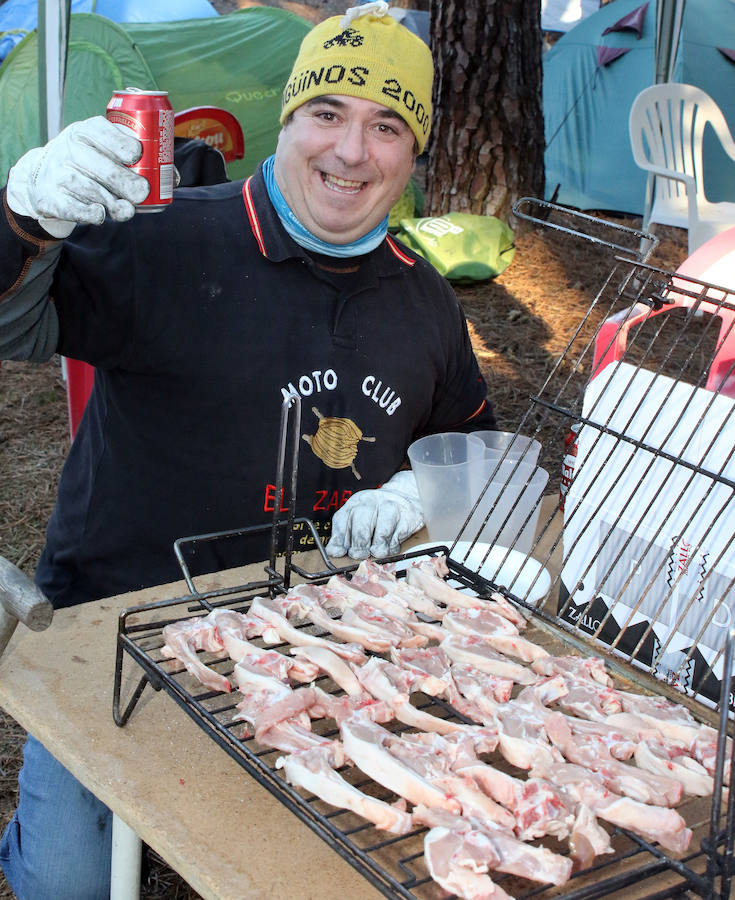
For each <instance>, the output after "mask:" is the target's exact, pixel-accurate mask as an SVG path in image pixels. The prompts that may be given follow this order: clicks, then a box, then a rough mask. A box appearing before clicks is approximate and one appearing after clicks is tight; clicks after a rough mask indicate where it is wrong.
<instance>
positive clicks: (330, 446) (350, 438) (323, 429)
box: [302, 406, 375, 480]
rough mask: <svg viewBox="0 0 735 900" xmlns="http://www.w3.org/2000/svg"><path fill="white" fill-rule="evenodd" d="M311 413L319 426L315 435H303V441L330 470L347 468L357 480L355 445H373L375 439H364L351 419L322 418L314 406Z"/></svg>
mask: <svg viewBox="0 0 735 900" xmlns="http://www.w3.org/2000/svg"><path fill="white" fill-rule="evenodd" d="M311 411H312V412H313V413H314V415H315V416H316V417H317V419H319V425H318V426H317V429H316V434H304V435H302V437H303V439H304V440H305V441H306V443H307V444H308V445H309V446H310V447H311V449H312V450H313V451H314V454H315V455H316V456H318V457H319V459H320V460H321V461H322V462H323V463H325V464H326V465H328V466H329V468H330V469H346V468H347V467H348V466H349V467H350V468H351V469H352V474H353V475H354V476H355V478H357V479H358V480H359V479H360V473H359V472H358V471H357V469H356V468H355V457H356V456H357V450H358V447H357V445H358V444H359V443H360V441H369V442H371V443H374V442H375V438H374V437H364V436H363V433H362V431H361V430H360V429H359V428H358V427H357V425H355V423H354V422H353V421H352V419H340V418H336V417H330V416H323V415H322V414H321V413H320V412H319V410H318V409H317V408H316V406H312V408H311Z"/></svg>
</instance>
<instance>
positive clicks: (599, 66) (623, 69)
mask: <svg viewBox="0 0 735 900" xmlns="http://www.w3.org/2000/svg"><path fill="white" fill-rule="evenodd" d="M621 21H622V25H618V23H620V22H621ZM610 29H612V30H610ZM655 43H656V0H650V2H648V3H645V2H642V0H615V2H614V3H608V4H607V5H606V6H603V7H602V8H601V9H600V11H599V12H596V13H593V14H592V15H591V16H589V17H588V18H586V19H585V20H583V21H582V22H581V23H580V24H579V25H577V26H575V27H574V28H572V29H571V30H570V31H568V32H567V33H566V34H565V35H564V36H563V37H561V38H560V39H559V41H558V42H557V43H556V44H555V45H554V47H552V48H551V49H550V50H549V51H547V53H545V54H544V61H543V67H544V87H543V91H544V99H543V103H544V127H545V132H546V156H545V162H546V189H545V196H546V198H547V199H549V198H551V197H552V196H553V194H554V192H555V191H556V190H557V187H558V194H557V201H558V202H559V203H562V204H565V205H568V206H572V207H575V208H578V209H586V210H612V211H617V212H623V213H629V214H633V215H642V214H643V207H644V202H645V191H646V174H645V173H644V172H642V171H641V170H640V169H639V168H638V167H637V166H636V164H635V162H634V160H633V154H632V151H631V149H630V140H629V137H628V115H629V112H630V107H631V105H632V103H633V100H634V99H635V97H636V96H637V94H638V93H639V92H640V91H642V90H643V88H645V87H648V86H649V85H651V84H653V83H654V81H655V59H654V54H655ZM728 51H730V55H729V56H728ZM734 60H735V3H733V2H732V0H687V2H686V6H685V7H684V17H683V21H682V29H681V37H680V40H679V46H678V52H677V55H676V59H675V63H674V67H673V78H672V80H673V81H678V82H684V83H687V84H694V85H696V86H697V87H700V88H702V89H703V90H704V91H706V92H707V93H708V94H709V95H710V96H711V97H712V99H713V100H714V101H715V102H716V103H717V105H718V106H719V107H720V109H721V110H722V112H723V114H724V116H725V118H726V119H727V121H728V123H729V125H730V129H731V131H732V132H733V133H734V134H735V62H734ZM709 137H710V138H711V139H712V140H711V142H710V143H708V142H707V140H705V166H706V168H707V178H706V182H705V189H706V193H707V196H708V198H709V199H710V200H735V164H733V163H732V161H730V160H729V159H728V157H727V156H726V155H725V154H724V152H723V151H722V150H721V148H719V146H717V142H716V139H715V138H714V136H712V135H709Z"/></svg>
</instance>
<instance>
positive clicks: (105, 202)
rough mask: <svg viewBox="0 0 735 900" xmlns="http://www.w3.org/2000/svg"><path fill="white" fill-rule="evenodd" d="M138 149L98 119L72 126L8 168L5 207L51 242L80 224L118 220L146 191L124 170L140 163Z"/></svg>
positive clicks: (125, 133) (130, 137)
mask: <svg viewBox="0 0 735 900" xmlns="http://www.w3.org/2000/svg"><path fill="white" fill-rule="evenodd" d="M141 149H142V148H141V144H140V141H139V140H138V139H137V138H136V137H135V135H134V134H133V133H132V131H130V130H129V129H127V128H125V127H124V126H122V125H115V124H113V123H112V122H108V121H107V119H105V118H104V117H103V116H95V117H94V118H92V119H84V120H83V121H81V122H73V123H72V124H71V125H68V126H67V127H66V128H65V129H64V130H63V131H62V132H60V133H59V134H57V135H56V137H55V138H53V139H52V140H50V141H49V142H48V144H46V145H45V146H44V147H36V148H35V149H33V150H29V151H28V152H27V153H26V154H25V155H24V156H22V157H21V158H20V159H19V160H18V162H17V163H16V164H15V165H14V166H13V168H12V169H11V170H10V174H9V175H8V189H7V200H8V206H9V207H10V208H11V209H12V210H13V212H15V213H18V215H21V216H30V217H31V218H33V219H36V220H37V221H38V222H39V223H40V225H41V226H42V227H43V228H44V229H45V230H46V231H47V232H48V233H49V234H50V235H51V236H52V237H55V238H65V237H68V236H69V235H70V234H71V233H72V231H73V230H74V226H75V225H76V224H78V223H80V222H84V223H88V224H91V225H101V224H102V223H103V222H104V221H105V214H106V213H107V214H109V216H110V218H111V219H114V220H115V221H118V222H123V221H125V220H126V219H130V218H131V217H132V216H133V214H134V213H135V204H136V203H141V202H142V201H143V200H145V198H146V197H147V196H148V191H149V189H150V186H149V184H148V182H147V181H146V179H145V178H143V177H142V176H141V175H138V173H137V172H133V171H132V169H129V168H127V166H129V165H131V164H132V163H134V162H137V161H138V159H140V154H141Z"/></svg>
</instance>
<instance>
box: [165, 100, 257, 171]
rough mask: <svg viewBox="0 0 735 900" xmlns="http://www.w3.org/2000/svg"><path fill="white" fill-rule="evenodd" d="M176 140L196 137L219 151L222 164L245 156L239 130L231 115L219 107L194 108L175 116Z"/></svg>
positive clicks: (235, 120) (243, 143)
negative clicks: (222, 159) (223, 160)
mask: <svg viewBox="0 0 735 900" xmlns="http://www.w3.org/2000/svg"><path fill="white" fill-rule="evenodd" d="M174 134H175V136H176V137H185V138H199V139H200V140H203V141H206V143H207V144H209V145H210V146H211V147H214V148H215V149H217V150H219V151H220V152H221V153H222V155H223V156H224V158H225V162H232V160H233V159H242V158H243V156H245V138H244V137H243V133H242V128H241V126H240V123H239V122H238V121H237V119H236V118H235V116H233V115H232V113H230V112H227V110H226V109H222V108H221V107H219V106H193V107H191V109H184V110H182V111H181V112H177V113H176V115H175V116H174Z"/></svg>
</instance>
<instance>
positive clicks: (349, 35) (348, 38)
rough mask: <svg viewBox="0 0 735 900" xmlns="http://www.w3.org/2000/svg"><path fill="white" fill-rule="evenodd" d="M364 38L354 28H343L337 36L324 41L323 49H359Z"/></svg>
mask: <svg viewBox="0 0 735 900" xmlns="http://www.w3.org/2000/svg"><path fill="white" fill-rule="evenodd" d="M364 41H365V38H364V37H363V36H362V35H361V34H360V33H359V32H358V31H355V29H354V28H345V30H344V31H340V33H339V34H335V36H334V37H333V38H330V39H329V40H328V41H325V42H324V44H323V47H324V49H325V50H329V49H330V47H361V46H362V44H363V43H364Z"/></svg>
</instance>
